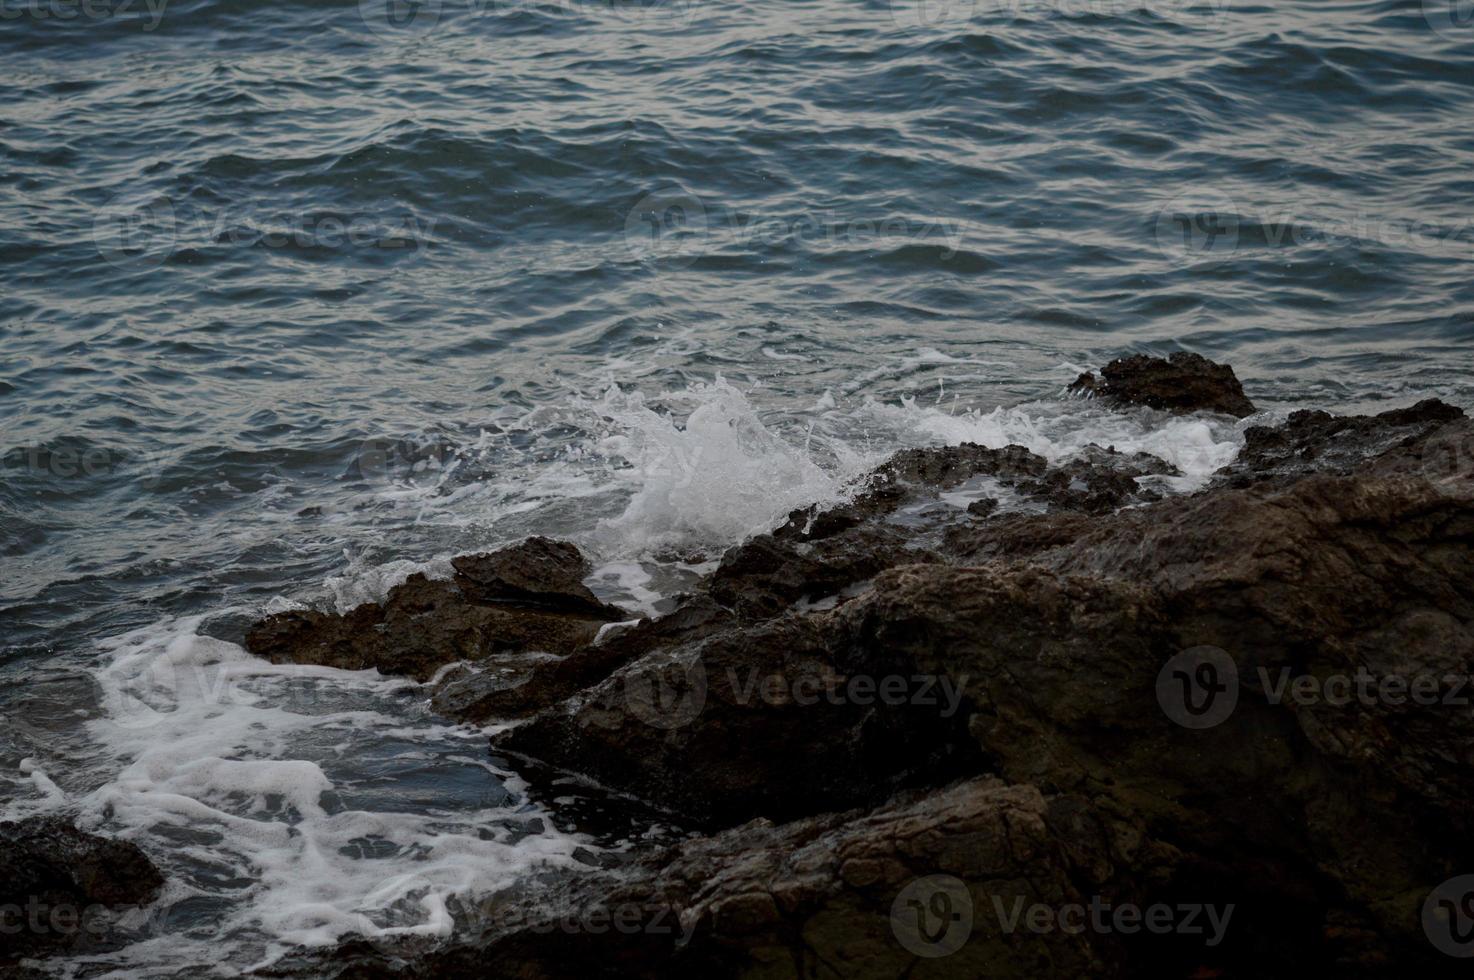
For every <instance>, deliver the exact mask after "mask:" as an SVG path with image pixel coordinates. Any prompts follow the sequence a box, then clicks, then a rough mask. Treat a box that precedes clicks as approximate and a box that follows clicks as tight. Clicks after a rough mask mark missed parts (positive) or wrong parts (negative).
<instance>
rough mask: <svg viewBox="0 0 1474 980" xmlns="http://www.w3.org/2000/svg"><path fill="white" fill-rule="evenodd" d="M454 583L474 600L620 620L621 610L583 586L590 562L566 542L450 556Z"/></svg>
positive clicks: (536, 540)
mask: <svg viewBox="0 0 1474 980" xmlns="http://www.w3.org/2000/svg"><path fill="white" fill-rule="evenodd" d="M451 566H452V567H453V568H454V569H455V583H456V585H457V586H458V587H459V588H460V590H461V594H462V595H464V596H466V598H468V599H470V600H471V601H472V602H484V603H490V602H509V603H518V604H522V605H529V606H540V607H546V608H548V609H556V610H561V611H564V612H577V613H584V614H587V615H591V616H594V617H596V618H599V619H604V620H613V619H620V618H622V617H623V616H624V615H625V614H624V612H623V611H621V610H619V609H617V608H615V607H613V606H611V605H609V604H608V603H605V602H601V601H600V600H599V598H598V597H597V596H595V595H594V593H593V592H592V591H591V590H590V589H589V587H588V586H586V585H584V584H583V580H584V579H585V578H587V577H588V574H589V563H588V561H587V560H586V559H585V558H584V556H583V554H582V553H581V552H580V551H579V550H578V548H577V547H575V546H574V545H572V544H569V543H568V542H567V541H554V540H552V539H550V538H543V537H533V538H528V539H527V540H525V541H523V542H522V543H521V544H516V545H512V546H511V547H507V548H502V549H501V550H500V551H493V552H491V553H490V554H483V555H461V556H460V557H459V558H454V559H452V560H451Z"/></svg>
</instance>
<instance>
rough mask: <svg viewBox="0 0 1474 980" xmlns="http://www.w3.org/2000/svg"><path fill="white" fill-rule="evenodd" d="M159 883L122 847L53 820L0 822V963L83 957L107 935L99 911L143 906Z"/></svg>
mask: <svg viewBox="0 0 1474 980" xmlns="http://www.w3.org/2000/svg"><path fill="white" fill-rule="evenodd" d="M163 884H164V878H163V875H161V874H160V873H159V870H158V869H157V868H156V867H154V864H153V862H152V861H150V860H149V859H148V858H147V857H146V856H145V855H144V853H143V852H142V851H140V850H139V849H138V847H137V846H136V845H134V844H130V843H128V842H127V841H119V840H110V839H108V838H106V837H99V836H97V835H95V834H88V833H84V832H82V831H80V830H78V829H76V828H75V827H73V826H72V825H71V824H70V823H69V822H67V821H65V820H62V819H59V818H56V817H32V818H29V819H26V820H20V821H13V822H5V823H0V936H3V937H4V938H3V941H0V964H9V963H14V962H15V961H16V960H18V959H20V958H22V957H43V956H50V955H56V954H60V953H82V952H86V951H87V950H88V949H89V948H92V947H94V946H95V945H97V944H98V942H99V941H100V940H101V939H102V938H103V937H104V936H105V935H106V934H107V932H108V927H109V926H110V924H111V922H112V917H111V916H109V915H108V914H107V913H109V912H114V911H116V910H118V909H120V908H124V907H127V906H135V907H136V906H140V905H144V904H147V903H148V902H150V901H152V900H153V898H154V896H155V895H156V894H157V893H158V891H159V889H160V888H161V887H163Z"/></svg>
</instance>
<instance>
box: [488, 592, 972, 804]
mask: <svg viewBox="0 0 1474 980" xmlns="http://www.w3.org/2000/svg"><path fill="white" fill-rule="evenodd" d="M830 620H831V617H830V616H828V615H825V614H819V615H788V616H783V617H780V618H777V619H774V620H770V621H768V622H766V623H762V624H758V625H752V626H738V627H733V628H728V629H724V630H722V631H720V632H717V633H715V634H713V635H710V636H708V637H706V638H704V639H700V640H695V641H692V642H689V643H685V644H680V645H676V646H674V647H670V648H665V649H660V650H656V651H654V652H652V653H650V654H648V655H647V656H645V657H643V658H641V659H640V660H638V661H636V662H634V663H632V664H629V665H626V666H625V667H622V668H621V669H620V670H619V671H617V672H615V673H614V674H612V675H610V676H609V677H607V678H605V679H604V680H603V681H601V682H600V683H598V684H596V685H594V686H593V687H591V688H589V689H587V690H584V691H581V692H579V693H578V694H577V695H576V696H574V697H572V698H570V699H569V700H568V701H567V702H566V703H564V704H561V705H557V706H555V707H553V708H550V709H548V710H545V711H543V712H541V713H539V714H538V715H536V716H535V717H534V718H533V719H532V720H530V721H528V722H527V723H525V724H523V725H521V726H519V727H517V728H514V729H512V730H510V731H508V732H505V733H503V734H501V735H499V736H497V737H495V738H494V740H493V744H494V746H495V748H496V750H497V751H498V752H503V753H511V754H513V755H520V756H527V757H531V758H535V759H538V760H540V761H542V762H545V763H549V764H551V765H553V766H556V767H560V768H563V769H567V770H572V771H575V772H580V773H585V774H589V775H591V776H593V777H594V778H595V780H596V781H598V782H600V783H602V784H605V785H607V786H611V787H617V788H619V789H621V790H623V791H625V792H629V793H631V794H632V795H634V796H636V797H638V798H641V799H644V800H648V801H650V802H652V803H654V804H656V805H658V806H661V807H663V808H665V809H667V810H670V811H671V812H673V813H674V814H676V815H678V816H679V817H682V818H684V819H687V820H689V821H691V822H694V823H697V824H700V825H704V826H708V827H712V826H729V825H731V824H733V823H736V822H740V821H742V820H746V819H749V818H750V817H753V816H757V815H764V816H770V817H773V818H775V819H776V818H785V817H793V816H800V815H804V814H810V813H815V812H818V811H821V810H824V809H833V808H837V807H845V806H851V805H856V804H860V803H876V802H879V801H880V800H882V799H884V798H885V797H886V796H888V795H889V794H890V793H892V792H894V791H895V790H896V789H897V788H899V787H902V786H907V785H915V784H917V783H920V782H928V781H929V782H936V781H939V780H942V779H945V778H947V777H948V776H950V775H952V774H955V773H959V772H964V771H967V770H968V768H969V767H970V766H975V765H976V760H975V759H974V758H973V756H974V755H975V753H974V751H973V749H972V746H971V743H970V742H969V740H968V739H967V738H966V736H965V729H964V726H965V719H964V718H963V716H962V715H961V713H959V712H958V711H957V708H958V704H959V697H960V692H957V691H956V689H955V688H954V687H953V686H952V685H951V684H950V683H948V684H943V685H940V686H938V685H935V684H932V685H928V690H927V694H928V697H927V698H926V702H927V703H924V704H905V703H884V702H882V700H881V697H880V694H879V684H877V683H872V682H871V679H872V678H874V679H877V680H879V679H884V678H890V677H895V678H898V679H900V680H901V681H903V682H904V685H903V686H904V687H905V694H907V695H909V694H911V693H913V692H914V691H915V689H916V688H917V687H920V686H921V685H919V684H913V683H912V681H911V677H910V672H909V670H908V669H907V666H906V665H905V664H904V663H901V662H895V661H891V662H887V661H886V660H885V658H884V657H872V658H870V659H869V660H868V661H867V662H865V663H863V664H859V663H856V664H846V663H845V662H844V661H845V659H846V658H845V656H844V653H843V651H842V650H841V649H838V648H837V645H836V644H835V643H834V642H833V630H832V626H831V624H830ZM862 668H863V669H862ZM859 682H864V683H865V685H866V687H865V690H864V693H856V690H857V689H856V688H854V687H853V686H852V685H854V684H856V683H859ZM961 683H962V684H963V686H965V684H966V681H965V680H963V681H962V682H961Z"/></svg>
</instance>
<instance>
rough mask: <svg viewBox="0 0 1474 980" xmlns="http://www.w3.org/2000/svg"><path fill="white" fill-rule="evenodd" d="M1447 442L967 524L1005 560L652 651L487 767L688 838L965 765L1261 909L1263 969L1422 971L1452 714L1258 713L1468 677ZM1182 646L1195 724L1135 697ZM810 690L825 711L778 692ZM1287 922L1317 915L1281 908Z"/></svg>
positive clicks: (1327, 707)
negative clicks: (535, 769) (891, 679)
mask: <svg viewBox="0 0 1474 980" xmlns="http://www.w3.org/2000/svg"><path fill="white" fill-rule="evenodd" d="M1469 425H1470V423H1468V422H1466V421H1457V422H1454V423H1451V424H1450V425H1447V426H1443V427H1441V428H1438V429H1435V430H1433V431H1432V432H1431V433H1430V434H1429V435H1428V436H1427V437H1426V438H1425V439H1424V440H1422V441H1421V442H1420V441H1417V440H1415V441H1414V442H1413V443H1412V444H1407V445H1404V444H1401V443H1400V444H1398V446H1397V447H1396V448H1394V449H1393V450H1391V451H1389V452H1388V453H1385V454H1383V455H1382V456H1380V457H1374V458H1372V459H1367V460H1363V462H1362V464H1361V465H1360V466H1358V467H1355V468H1354V470H1353V472H1351V473H1349V474H1347V475H1314V476H1310V477H1306V478H1304V479H1300V480H1298V481H1290V482H1289V483H1281V482H1275V481H1267V482H1262V483H1259V484H1255V485H1253V486H1250V487H1247V488H1244V489H1226V488H1220V489H1218V490H1214V491H1210V492H1207V493H1203V494H1199V495H1196V496H1192V497H1176V498H1170V499H1166V500H1162V501H1159V502H1156V503H1151V504H1147V505H1146V506H1142V507H1138V508H1133V509H1127V510H1120V511H1116V512H1114V513H1110V514H1104V515H1098V516H1094V517H1089V518H1085V517H1083V516H1082V515H1078V514H1075V513H1046V514H1034V515H1011V516H1010V518H1009V519H1008V520H1005V519H1002V518H996V517H995V518H994V519H991V520H990V521H988V522H985V523H982V524H972V525H969V530H968V532H967V533H969V534H971V535H973V536H974V537H975V538H978V539H987V538H989V537H990V536H998V535H1000V534H1001V536H1002V538H1003V543H1002V544H1001V545H998V546H996V547H994V548H993V550H992V551H991V555H992V557H991V559H990V560H989V562H988V563H987V564H984V565H980V566H977V567H953V566H949V565H947V564H945V563H940V562H936V561H933V562H931V563H928V564H919V565H917V564H913V565H902V566H898V567H893V568H891V569H889V570H886V571H882V572H880V573H879V574H878V575H877V576H876V577H875V579H874V581H873V583H871V585H870V587H869V588H867V589H865V590H864V591H863V592H862V593H861V594H859V595H858V596H856V597H855V598H853V599H851V600H850V601H849V602H847V603H844V604H842V605H840V606H838V607H837V608H836V609H834V610H832V611H828V612H818V613H812V612H810V613H805V612H801V611H792V610H790V611H786V612H784V613H783V614H782V615H779V616H777V617H775V618H772V619H769V620H767V621H765V622H761V623H758V624H755V625H750V626H745V627H729V628H726V629H724V630H723V631H721V632H719V633H717V634H715V635H713V636H709V637H706V638H704V639H701V640H696V641H690V642H685V643H682V644H679V645H677V646H674V647H672V648H668V649H657V650H653V651H651V652H650V653H648V654H645V655H643V656H641V657H640V658H639V659H636V660H633V661H631V662H629V663H627V664H626V665H625V666H623V667H621V668H620V669H619V670H618V671H617V672H615V673H614V674H612V675H610V676H609V677H607V678H606V679H605V680H603V681H602V682H600V683H599V684H596V685H594V686H593V687H591V688H589V689H586V690H584V691H581V692H578V693H577V694H575V695H573V696H572V697H570V698H569V699H568V701H566V702H565V703H563V704H561V705H557V706H554V707H553V708H550V709H548V710H546V711H544V712H542V713H540V714H538V715H537V716H535V717H534V718H533V719H532V720H531V721H530V722H529V723H528V724H526V725H525V726H523V727H521V728H518V729H515V730H513V731H511V732H508V733H506V734H504V735H502V736H499V737H498V738H497V739H496V745H497V746H498V747H499V748H500V749H503V750H508V751H512V752H517V753H523V754H526V755H528V756H532V757H535V758H539V759H542V760H545V761H549V762H551V763H552V764H553V765H555V766H559V767H562V768H566V769H573V770H575V771H578V772H581V773H585V774H587V775H589V776H591V777H593V778H595V779H596V780H598V781H600V782H601V783H603V784H605V785H608V786H610V787H612V788H615V789H622V790H625V791H627V792H630V793H632V794H633V795H635V796H637V797H639V798H642V799H645V800H649V801H651V802H653V803H656V804H658V805H661V806H664V807H667V808H669V809H670V810H672V811H674V812H675V813H677V814H680V815H682V816H685V817H687V818H689V819H691V820H693V821H695V822H697V823H698V824H699V825H701V826H704V827H706V828H709V829H710V828H719V827H722V826H724V825H730V824H731V823H733V822H735V821H739V820H743V819H746V818H749V817H753V816H764V817H768V818H770V819H773V820H803V819H805V818H807V817H808V816H810V815H812V814H816V813H819V812H822V811H823V810H825V809H834V808H837V807H841V806H852V805H860V806H865V805H875V799H876V797H877V796H884V795H887V794H890V793H893V792H895V791H896V790H897V789H898V788H900V787H904V786H908V785H910V786H917V785H921V786H924V785H935V784H937V783H938V782H940V781H943V780H945V779H948V778H955V777H958V776H962V775H966V774H968V773H969V772H971V773H979V772H986V771H989V770H991V771H993V772H996V773H997V774H998V775H1000V776H1001V777H1002V778H1003V779H1004V780H1005V781H1006V782H1008V783H1010V784H1013V785H1021V786H1035V787H1038V789H1039V790H1040V791H1041V792H1043V793H1045V794H1046V795H1056V794H1066V795H1078V796H1081V797H1083V798H1085V799H1087V800H1088V801H1089V803H1088V805H1087V806H1086V810H1085V812H1087V813H1089V814H1096V815H1098V814H1100V813H1102V812H1108V813H1113V814H1117V815H1118V816H1120V818H1121V819H1123V820H1124V821H1125V823H1126V824H1127V825H1128V826H1132V827H1135V828H1137V830H1138V831H1139V832H1140V833H1141V834H1143V835H1145V836H1147V837H1149V838H1151V839H1153V840H1155V841H1158V842H1159V843H1160V846H1162V847H1164V848H1168V849H1170V850H1171V851H1172V852H1174V853H1176V854H1179V855H1181V856H1182V860H1181V862H1180V866H1181V868H1182V869H1183V871H1182V873H1183V874H1184V875H1186V876H1187V877H1186V878H1185V879H1182V880H1186V881H1190V882H1193V883H1195V885H1196V886H1200V887H1204V888H1207V889H1208V890H1209V891H1210V892H1213V893H1217V894H1226V895H1235V896H1242V895H1253V896H1256V898H1255V901H1256V902H1258V903H1259V905H1260V906H1261V911H1262V909H1263V908H1272V909H1273V910H1274V913H1273V914H1271V915H1267V916H1260V917H1259V918H1256V919H1255V920H1254V921H1255V924H1254V926H1253V927H1252V931H1253V932H1254V934H1255V935H1256V936H1261V935H1262V937H1267V938H1263V941H1264V942H1269V943H1271V944H1272V945H1275V946H1276V948H1281V949H1283V950H1289V949H1290V948H1291V947H1292V946H1293V945H1294V944H1295V943H1306V942H1310V940H1308V939H1307V936H1310V937H1316V938H1315V939H1314V941H1313V944H1312V946H1313V949H1314V955H1315V956H1316V957H1319V958H1320V960H1319V961H1323V962H1337V963H1341V964H1342V965H1349V966H1348V968H1350V967H1355V968H1356V969H1362V968H1365V967H1367V965H1368V964H1374V963H1376V962H1381V961H1383V960H1384V959H1385V958H1387V957H1394V958H1397V959H1398V961H1406V962H1424V961H1426V960H1427V957H1428V955H1431V953H1432V951H1431V947H1427V946H1426V944H1425V940H1424V939H1423V937H1422V930H1421V926H1420V924H1419V920H1418V916H1417V905H1418V903H1419V902H1420V901H1421V898H1420V897H1419V896H1425V895H1426V894H1427V893H1428V891H1429V890H1430V889H1431V888H1432V887H1433V886H1434V885H1436V884H1437V883H1438V882H1439V881H1441V880H1442V879H1444V878H1446V877H1449V876H1451V875H1452V874H1453V873H1455V872H1456V871H1458V869H1460V868H1463V867H1474V846H1471V845H1469V844H1466V843H1462V842H1464V841H1467V840H1470V839H1471V838H1470V836H1469V831H1470V830H1471V829H1474V827H1471V816H1470V815H1471V814H1474V789H1471V788H1470V786H1469V784H1468V781H1467V780H1466V779H1465V778H1464V768H1465V767H1466V766H1467V764H1468V762H1469V761H1470V760H1474V718H1471V717H1470V716H1469V714H1468V711H1467V710H1464V711H1462V712H1460V711H1457V710H1452V711H1447V712H1442V713H1440V712H1437V711H1434V712H1431V713H1430V712H1428V711H1422V712H1418V711H1410V710H1408V707H1407V706H1406V705H1405V704H1391V703H1384V702H1376V703H1373V704H1353V705H1350V706H1346V705H1332V704H1329V703H1325V702H1323V701H1322V702H1317V703H1309V704H1302V703H1299V702H1297V701H1294V700H1293V699H1286V698H1284V697H1283V696H1280V698H1279V699H1278V700H1276V699H1275V698H1273V697H1271V696H1270V695H1271V694H1272V693H1273V692H1274V690H1275V688H1274V685H1275V684H1276V683H1279V682H1280V681H1278V680H1277V679H1278V678H1285V679H1293V678H1296V677H1309V678H1320V679H1322V680H1323V679H1325V678H1328V677H1333V676H1348V677H1354V676H1358V675H1360V674H1369V675H1371V676H1373V677H1376V678H1381V677H1387V676H1394V677H1411V676H1427V677H1436V678H1446V677H1452V678H1468V677H1469V676H1470V675H1471V674H1474V626H1471V624H1474V483H1471V484H1470V485H1468V487H1467V489H1468V490H1469V492H1468V493H1464V492H1463V489H1464V487H1465V485H1464V484H1462V483H1459V482H1457V481H1454V480H1452V479H1450V478H1448V477H1447V476H1446V475H1445V474H1443V473H1442V471H1439V473H1438V474H1435V475H1436V476H1437V479H1430V478H1429V477H1427V476H1419V475H1418V474H1419V473H1421V472H1423V471H1424V470H1425V469H1426V467H1427V465H1428V463H1427V459H1426V453H1425V450H1426V448H1427V445H1428V444H1429V443H1431V442H1433V441H1436V440H1454V441H1455V442H1456V443H1457V444H1459V445H1463V444H1464V443H1461V442H1458V439H1461V438H1463V436H1462V435H1460V433H1467V431H1468V427H1469ZM863 526H864V525H858V526H856V527H852V528H850V529H848V530H845V531H842V532H837V533H836V534H835V535H833V536H831V537H832V538H838V537H839V536H841V535H849V534H853V533H855V532H856V531H857V530H859V529H861V528H862V527H863ZM978 550H982V549H978ZM975 553H976V552H975ZM1204 646H1208V647H1212V648H1216V649H1218V650H1221V651H1222V656H1223V657H1224V658H1226V659H1225V661H1224V662H1225V663H1226V664H1228V665H1229V666H1228V667H1227V669H1228V670H1230V671H1232V672H1233V674H1234V676H1236V677H1237V678H1238V681H1237V683H1238V690H1239V695H1238V697H1239V701H1238V707H1237V709H1236V710H1235V711H1234V712H1233V713H1232V714H1231V715H1230V716H1229V717H1227V718H1225V719H1223V720H1222V722H1221V723H1220V724H1218V725H1217V726H1216V727H1212V728H1210V729H1207V730H1201V731H1200V730H1195V729H1190V728H1185V727H1182V726H1181V725H1178V724H1176V723H1174V721H1173V720H1172V717H1171V716H1170V715H1169V713H1168V712H1167V710H1166V709H1165V708H1164V707H1163V705H1164V702H1163V701H1162V700H1161V696H1159V694H1158V686H1157V685H1158V680H1159V674H1160V673H1161V672H1162V670H1163V667H1164V665H1167V664H1168V663H1169V661H1171V660H1172V659H1173V658H1174V657H1175V656H1177V655H1178V654H1179V653H1181V652H1183V651H1186V650H1192V649H1197V648H1201V647H1204ZM892 675H895V676H901V677H923V678H934V679H937V680H938V683H940V682H941V679H947V680H948V681H949V682H950V684H951V685H952V688H953V689H954V690H956V691H958V692H960V698H961V700H960V702H959V703H958V705H957V707H958V709H959V710H957V711H956V713H955V714H953V715H952V716H951V717H949V718H944V717H942V713H941V712H939V711H937V710H936V706H929V707H928V708H925V709H923V708H922V706H921V705H919V704H918V703H916V701H915V699H910V698H908V699H906V700H905V701H903V702H902V703H894V704H892V703H882V702H878V701H875V700H870V701H868V702H866V703H863V704H862V703H860V699H858V698H856V697H855V696H854V695H853V688H851V687H850V686H849V684H850V681H851V679H853V678H856V677H866V678H870V679H871V680H872V682H873V681H874V680H875V679H878V678H883V677H887V676H892ZM1184 676H1196V675H1195V674H1193V673H1192V672H1186V673H1185V675H1184ZM754 679H755V680H754ZM769 679H771V680H772V686H771V687H763V686H762V685H763V684H766V683H767V682H768V680H769ZM1169 680H1170V678H1169ZM810 686H811V687H812V689H814V690H821V691H826V692H830V691H839V692H849V693H848V694H845V695H844V696H840V697H837V698H834V699H829V698H825V697H820V698H817V699H815V700H813V701H812V702H809V703H800V702H799V701H797V700H796V699H795V698H793V696H792V694H793V692H794V691H796V690H799V689H800V688H801V687H805V689H809V687H810ZM1445 687H1447V684H1445ZM744 691H748V692H752V691H756V692H763V691H770V692H771V694H770V695H769V696H764V695H763V694H761V693H759V694H757V695H756V696H754V695H753V694H751V693H749V694H746V695H744V693H743V692H744ZM661 692H664V696H663V697H662V693H661ZM964 715H965V716H966V719H967V720H966V723H965V726H960V725H958V724H957V723H956V719H958V718H960V717H962V716H964ZM898 748H900V749H903V750H900V751H898ZM1179 884H1180V881H1179V882H1178V884H1173V885H1172V886H1171V887H1172V888H1176V887H1178V886H1179ZM1163 887H1167V886H1165V885H1164V886H1163ZM1169 890H1170V889H1169ZM1307 902H1308V903H1310V905H1311V906H1312V907H1313V908H1315V909H1316V910H1317V912H1316V913H1315V916H1314V921H1313V922H1308V923H1307V921H1306V920H1305V917H1304V914H1303V912H1301V913H1293V914H1292V913H1291V912H1289V911H1287V910H1288V909H1289V908H1291V907H1294V906H1295V905H1296V903H1301V904H1303V903H1307ZM1278 919H1284V921H1283V922H1280V923H1278V924H1277V922H1276V920H1278ZM1292 932H1293V933H1294V935H1295V936H1296V937H1298V938H1296V939H1294V941H1293V942H1291V940H1290V938H1289V936H1290V933H1292ZM1326 936H1334V937H1337V938H1336V939H1335V941H1334V942H1331V941H1330V940H1328V939H1326V938H1325V937H1326ZM1254 942H1256V943H1258V942H1260V939H1258V938H1256V939H1255V940H1254ZM1307 948H1311V947H1307ZM1286 955H1289V953H1288V952H1287V953H1286ZM1296 955H1299V954H1296Z"/></svg>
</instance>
